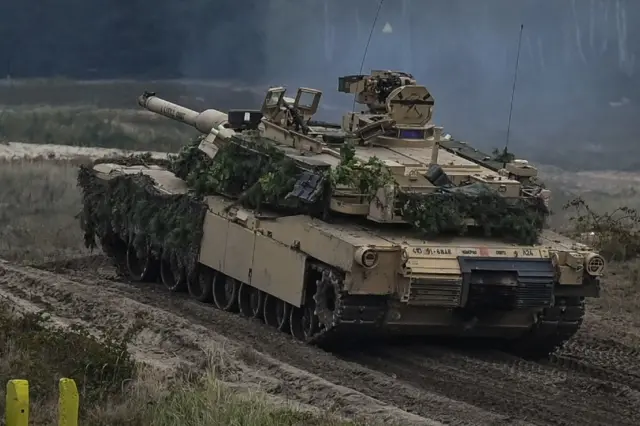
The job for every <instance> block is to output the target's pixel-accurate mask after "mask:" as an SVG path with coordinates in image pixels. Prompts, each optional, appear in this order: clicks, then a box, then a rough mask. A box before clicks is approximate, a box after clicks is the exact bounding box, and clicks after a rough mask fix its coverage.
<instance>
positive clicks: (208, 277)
mask: <svg viewBox="0 0 640 426" xmlns="http://www.w3.org/2000/svg"><path fill="white" fill-rule="evenodd" d="M216 275H217V272H216V271H214V270H213V269H211V268H209V267H207V266H204V265H202V264H199V265H198V270H197V271H196V273H195V274H194V276H193V278H192V279H190V280H188V281H187V291H188V292H189V296H191V297H192V298H194V299H195V300H197V301H198V302H202V303H210V302H211V301H212V300H213V283H214V281H215V279H216Z"/></svg>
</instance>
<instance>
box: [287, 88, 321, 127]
mask: <svg viewBox="0 0 640 426" xmlns="http://www.w3.org/2000/svg"><path fill="white" fill-rule="evenodd" d="M321 97H322V92H321V91H320V90H316V89H309V88H307V87H300V88H299V89H298V93H297V94H296V100H295V102H294V103H293V106H294V107H295V108H296V109H297V110H298V112H299V113H300V115H302V119H303V120H304V121H305V122H307V121H309V119H310V118H311V117H312V116H313V114H315V113H316V111H318V106H319V105H320V98H321Z"/></svg>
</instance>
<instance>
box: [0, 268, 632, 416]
mask: <svg viewBox="0 0 640 426" xmlns="http://www.w3.org/2000/svg"><path fill="white" fill-rule="evenodd" d="M103 261H104V259H103V258H101V257H100V256H94V257H91V258H82V259H77V260H69V261H66V262H65V263H50V264H47V265H40V268H43V269H47V270H50V271H55V272H56V273H58V274H62V275H63V276H64V277H65V279H66V280H68V281H70V282H73V283H77V285H78V286H80V285H82V286H84V287H85V288H86V289H87V291H88V292H90V293H92V294H94V293H95V294H98V293H100V292H109V293H113V294H117V295H118V297H121V298H125V299H127V300H133V301H135V302H136V303H139V304H141V305H142V306H150V307H153V308H154V309H156V310H159V311H162V312H166V313H169V314H170V315H172V316H175V317H176V318H179V319H180V321H183V322H184V324H191V325H192V326H190V327H191V328H193V327H197V330H200V331H199V332H200V333H204V334H207V333H215V334H216V335H218V334H219V335H223V336H224V337H227V338H229V339H231V341H233V342H237V343H241V344H243V345H246V346H248V347H251V348H253V349H255V351H257V353H259V354H264V355H266V356H267V357H268V358H269V359H272V360H273V361H271V362H266V361H264V360H263V359H261V360H260V361H256V359H257V358H255V357H254V356H251V357H247V356H246V353H245V352H246V351H241V352H238V353H239V356H242V355H243V354H244V355H245V356H244V358H247V359H248V358H252V360H253V362H249V361H248V360H247V359H245V363H246V364H250V367H251V368H253V369H257V370H259V371H260V372H261V374H263V375H266V376H268V377H270V378H271V380H272V381H273V383H277V385H273V386H271V387H269V388H268V390H269V391H270V392H272V393H276V394H280V395H282V396H286V397H288V398H292V399H294V400H299V401H301V402H304V403H310V404H312V405H318V406H321V407H322V408H327V406H326V404H327V401H329V400H333V401H336V405H342V406H341V407H340V408H339V411H340V413H341V414H344V415H348V416H352V415H363V411H364V412H365V414H366V416H374V417H376V418H377V419H378V420H380V419H382V418H385V419H386V420H388V421H391V422H395V421H399V422H400V423H403V424H412V423H413V424H420V422H421V421H422V420H420V418H425V419H426V418H430V419H434V420H437V421H440V422H443V423H447V424H461V425H463V424H469V425H485V424H486V425H497V424H527V423H526V422H531V423H533V424H562V425H572V424H576V425H578V424H580V425H591V424H593V425H596V424H597V425H603V424H615V425H634V424H637V419H638V418H640V368H639V367H640V353H639V352H638V351H636V350H633V349H632V348H628V347H626V346H624V345H622V344H620V343H617V342H610V341H601V340H600V341H596V340H590V339H589V338H588V335H586V336H585V335H580V336H579V337H578V338H577V339H575V340H574V341H572V342H570V343H569V344H568V345H567V346H566V347H565V348H564V349H563V350H562V351H561V352H559V353H558V354H557V355H555V356H554V358H552V360H551V361H549V362H546V363H533V362H527V361H524V360H521V359H519V358H515V357H513V356H510V355H507V354H504V353H500V352H495V351H482V350H476V351H473V352H470V351H462V350H456V349H452V348H446V347H441V346H433V345H424V344H422V345H415V344H413V345H403V346H399V345H392V346H379V347H368V348H366V349H363V350H360V351H352V352H348V353H342V354H337V355H336V354H330V353H327V352H324V351H322V350H319V349H317V348H314V347H309V346H306V345H303V344H301V343H298V342H295V341H293V340H292V339H291V338H290V337H289V336H288V335H285V334H283V333H278V332H277V331H274V330H273V329H271V328H270V327H267V326H264V325H261V324H259V323H256V322H252V321H249V320H246V319H244V318H239V317H237V316H235V315H232V314H227V313H225V312H221V311H218V310H215V309H214V308H213V307H211V306H207V305H202V304H199V303H197V302H194V301H192V300H190V299H188V298H187V297H186V296H180V295H175V294H171V295H170V294H169V293H168V292H166V291H164V290H163V288H162V287H161V286H154V285H147V284H145V285H131V284H125V283H121V282H119V281H118V280H117V279H115V276H114V275H112V274H111V273H110V272H109V270H108V269H100V268H99V267H98V266H101V265H102V263H101V262H103ZM89 263H91V265H89ZM88 266H89V267H88ZM87 271H92V272H87ZM43 279H44V278H43ZM50 279H51V278H50ZM5 285H6V279H2V278H0V286H1V287H0V288H5ZM13 288H14V289H15V288H16V286H15V285H14V286H13ZM42 291H45V292H46V289H43V288H40V292H42ZM78 309H79V308H78ZM159 326H160V324H158V327H159ZM162 327H168V328H169V329H174V330H175V328H176V327H177V325H173V326H172V325H170V324H167V322H166V321H164V322H163V324H162ZM183 327H184V325H183ZM194 330H195V329H194ZM194 333H195V331H194ZM218 339H219V337H218ZM196 340H197V339H196ZM187 346H188V345H187ZM185 351H187V352H188V350H187V349H185ZM290 369H294V370H296V371H304V372H307V373H309V374H311V375H313V377H321V378H323V379H324V380H326V381H328V382H324V381H322V380H321V381H320V382H312V383H313V385H310V384H309V383H311V382H307V383H305V384H303V385H300V384H298V383H297V382H296V379H295V378H294V377H292V376H291V375H290V374H289V375H287V374H285V372H286V371H288V370H290ZM298 369H299V370H298ZM283 377H285V379H283ZM301 380H302V379H301ZM302 382H304V380H302ZM319 383H323V384H322V385H320V384H319ZM338 389H340V391H339V390H338ZM345 389H348V391H346V392H347V395H349V392H352V393H353V394H352V395H351V396H352V398H347V397H346V396H345V394H344V392H345ZM309 393H313V394H316V395H317V396H318V398H313V397H309V396H305V395H308V394H309ZM320 398H321V399H322V400H323V401H324V402H323V403H320V402H318V401H319V400H320ZM358 398H364V399H362V401H361V402H358ZM365 400H366V401H368V403H371V401H374V403H375V402H377V403H380V408H379V410H381V411H380V413H378V414H376V411H375V409H373V408H371V407H370V406H367V404H365V403H364V402H363V401H365ZM322 404H324V405H322ZM385 404H386V405H385ZM367 407H368V408H367ZM393 407H397V408H396V409H397V411H394V410H393V409H392V408H393ZM391 413H393V414H391ZM400 413H404V414H402V415H401V414H400ZM408 413H412V414H413V416H412V415H410V414H408ZM405 415H406V416H408V417H403V416H405ZM372 418H373V417H372ZM424 422H427V420H424Z"/></svg>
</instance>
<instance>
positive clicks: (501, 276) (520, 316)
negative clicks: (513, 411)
mask: <svg viewBox="0 0 640 426" xmlns="http://www.w3.org/2000/svg"><path fill="white" fill-rule="evenodd" d="M91 173H92V175H93V179H94V183H95V182H101V183H102V184H107V183H108V182H109V181H112V180H114V179H126V177H127V176H129V177H132V176H137V175H140V174H142V175H145V176H148V177H150V178H151V179H152V181H153V183H154V190H155V191H157V193H158V194H162V196H163V197H165V199H166V200H168V201H167V202H170V200H171V197H172V196H175V197H183V196H185V194H187V192H188V188H187V185H186V184H185V183H184V181H182V180H180V179H179V178H177V177H176V176H174V175H173V174H172V173H171V172H169V171H167V170H165V169H162V168H159V167H157V166H135V167H127V166H122V165H118V164H99V165H95V166H94V167H93V169H92V172H91ZM134 201H135V200H134ZM202 204H203V206H204V208H203V209H204V217H203V220H202V225H201V226H202V233H201V239H200V241H199V242H198V254H197V274H195V275H194V276H189V277H188V280H189V281H190V282H189V285H185V286H182V287H181V288H183V289H187V290H188V291H189V293H190V294H191V295H192V296H194V297H195V298H196V299H198V300H200V301H203V302H212V303H214V304H215V305H216V306H217V307H218V308H220V309H223V310H228V311H236V312H239V313H240V314H242V315H244V316H248V317H255V318H261V319H263V320H264V321H265V322H266V323H268V324H269V325H272V326H274V327H277V328H279V329H280V330H283V331H286V332H290V333H291V334H293V336H294V337H296V338H298V339H300V340H304V341H306V342H308V343H315V344H321V345H324V344H327V345H329V344H334V343H336V342H337V343H340V342H341V341H342V342H343V341H347V340H351V339H352V338H354V337H361V336H378V337H383V336H414V337H415V336H419V337H420V336H424V337H425V338H427V337H428V336H446V337H476V338H477V337H480V338H492V339H493V338H497V339H500V340H504V341H509V342H510V344H511V345H514V346H513V347H514V348H515V350H518V351H519V352H520V353H521V354H522V355H525V356H532V357H537V356H544V355H546V354H548V353H549V352H550V351H551V350H553V349H554V348H555V347H556V346H558V345H560V344H562V343H563V342H564V341H566V340H567V339H568V338H570V337H571V336H572V335H573V334H574V333H575V332H576V331H577V330H578V329H579V327H580V325H581V322H582V317H583V315H584V298H585V297H597V295H598V286H599V283H598V281H597V280H596V279H593V280H581V281H580V282H574V283H570V284H567V285H560V284H559V283H558V282H557V275H556V272H555V269H554V265H553V264H552V262H551V253H554V252H558V251H569V250H575V249H576V243H575V242H573V241H571V240H567V239H565V238H563V237H562V236H560V235H557V234H554V233H551V232H546V233H545V234H544V235H543V238H542V240H541V242H540V244H538V245H534V246H522V245H514V244H505V243H500V242H496V241H493V240H490V239H486V238H466V237H453V238H448V239H439V240H433V241H425V240H422V239H420V238H418V237H417V236H415V235H412V234H411V232H410V231H407V230H404V229H401V228H398V227H388V228H385V227H376V228H375V229H373V228H370V227H368V226H367V225H366V224H358V223H354V222H353V221H352V220H351V221H346V222H340V221H339V220H336V221H334V222H333V223H328V222H325V221H322V220H319V219H315V218H312V217H309V216H305V215H295V216H282V215H276V214H269V213H265V212H262V213H260V214H258V213H256V212H254V211H252V210H248V209H244V208H240V207H238V206H236V205H235V204H234V202H233V200H230V199H227V198H225V197H222V196H209V197H206V198H204V199H203V200H202ZM85 208H86V207H85ZM369 226H371V225H369ZM85 231H86V230H85ZM91 232H93V233H94V234H95V235H94V236H95V237H96V238H97V239H98V240H99V241H101V242H102V243H103V247H105V251H106V252H107V253H108V254H109V255H110V256H111V257H112V258H113V260H114V261H115V262H116V263H117V264H119V265H120V267H121V269H122V270H123V271H125V272H127V273H128V275H129V277H130V278H131V277H133V278H134V279H136V280H153V279H157V278H156V277H158V276H160V275H161V276H162V277H165V276H166V275H167V274H169V273H170V271H171V270H172V269H171V268H164V269H163V268H161V267H160V266H159V265H162V264H163V263H162V262H163V260H162V259H161V256H162V252H163V248H162V247H156V249H155V250H151V249H150V251H149V252H148V253H146V254H145V253H143V256H138V257H140V258H144V259H146V260H147V261H146V263H144V268H142V269H141V268H137V269H135V268H131V267H130V265H129V264H128V263H127V262H129V260H130V256H128V254H127V253H129V252H130V251H131V248H130V246H131V243H130V241H129V242H127V241H123V238H122V237H121V236H122V235H128V236H129V238H131V239H133V238H135V235H134V234H135V229H131V230H127V231H126V232H125V233H124V234H123V233H122V232H120V233H119V235H120V237H114V235H115V234H116V233H115V232H113V230H109V229H107V230H104V229H103V230H93V231H91ZM115 240H118V241H117V244H116V242H114V241H115ZM127 246H129V249H128V250H127V249H126V247H127ZM363 247H365V248H367V249H368V250H374V251H375V253H376V258H375V264H374V265H373V266H372V265H371V264H369V265H367V264H365V263H363V261H362V259H360V258H359V257H358V256H360V255H361V254H362V250H363ZM123 251H126V253H123ZM123 259H125V260H124V261H123ZM129 263H130V262H129ZM154 268H156V269H158V271H160V270H162V274H160V273H159V272H158V273H153V269H154ZM133 269H135V273H132V271H133ZM140 271H142V272H140ZM145 271H149V272H148V273H146V272H145ZM167 271H169V272H167ZM145 273H146V275H145ZM176 275H180V272H176ZM174 278H177V277H174ZM164 279H165V278H162V280H164ZM182 280H183V281H184V280H187V277H186V276H185V277H182ZM171 282H172V283H173V286H172V287H171V286H168V287H169V288H170V290H172V291H176V289H178V288H179V287H180V286H179V285H178V284H176V283H177V282H179V280H176V279H174V280H173V281H171Z"/></svg>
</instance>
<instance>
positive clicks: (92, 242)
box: [78, 157, 206, 276]
mask: <svg viewBox="0 0 640 426" xmlns="http://www.w3.org/2000/svg"><path fill="white" fill-rule="evenodd" d="M109 161H110V162H111V161H113V160H109ZM119 161H120V162H122V163H129V164H132V163H133V162H134V161H135V160H134V159H133V158H132V157H129V158H123V159H120V160H119ZM115 162H116V163H117V162H118V160H116V161H115ZM138 164H140V163H138ZM78 185H79V186H80V188H81V190H82V199H83V210H82V212H81V216H80V217H81V224H82V228H83V231H84V234H85V245H86V246H87V247H89V248H94V247H95V246H96V237H107V238H108V237H110V236H113V235H115V236H117V237H119V238H120V239H121V240H122V241H125V242H131V243H132V244H133V246H134V247H135V249H136V251H137V254H138V256H142V255H144V254H146V253H147V252H148V251H149V250H150V251H151V253H153V254H154V255H156V256H160V255H162V256H163V257H164V258H170V256H172V257H173V258H174V259H175V260H176V261H177V263H178V265H180V266H181V267H183V268H184V269H185V270H186V272H187V273H188V275H189V276H192V274H193V273H194V271H195V267H196V265H197V258H198V253H199V250H200V240H201V238H202V232H203V231H202V227H203V223H204V215H205V212H206V205H205V203H204V202H203V200H202V199H201V198H199V197H197V196H195V195H194V194H178V195H169V194H165V193H161V192H160V191H158V190H157V189H156V188H155V186H154V185H153V179H152V178H150V177H149V176H145V175H143V174H137V175H123V176H118V177H115V178H113V179H109V180H106V181H103V180H100V179H99V178H97V177H96V176H95V175H94V174H93V172H92V170H91V168H90V167H87V166H84V165H82V166H80V170H79V173H78ZM99 242H100V243H102V242H103V241H99Z"/></svg>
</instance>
